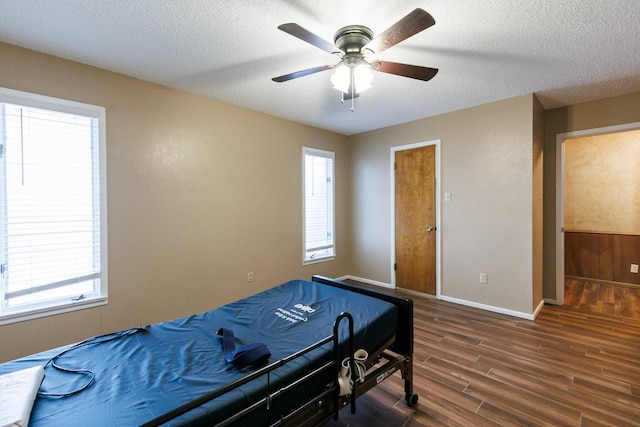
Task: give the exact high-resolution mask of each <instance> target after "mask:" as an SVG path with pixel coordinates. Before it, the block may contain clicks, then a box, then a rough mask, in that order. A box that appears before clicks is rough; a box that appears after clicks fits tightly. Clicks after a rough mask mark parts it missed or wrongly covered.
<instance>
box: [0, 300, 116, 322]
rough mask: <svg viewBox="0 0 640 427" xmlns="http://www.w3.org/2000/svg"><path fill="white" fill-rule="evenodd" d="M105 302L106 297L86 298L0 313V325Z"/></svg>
mask: <svg viewBox="0 0 640 427" xmlns="http://www.w3.org/2000/svg"><path fill="white" fill-rule="evenodd" d="M106 304H107V297H94V298H87V299H86V300H83V301H73V302H68V303H63V304H59V305H56V306H52V307H44V308H39V309H33V310H28V311H20V312H14V313H9V314H4V315H0V325H8V324H10V323H17V322H24V321H26V320H33V319H38V318H41V317H47V316H53V315H56V314H63V313H69V312H72V311H76V310H84V309H87V308H93V307H99V306H101V305H106Z"/></svg>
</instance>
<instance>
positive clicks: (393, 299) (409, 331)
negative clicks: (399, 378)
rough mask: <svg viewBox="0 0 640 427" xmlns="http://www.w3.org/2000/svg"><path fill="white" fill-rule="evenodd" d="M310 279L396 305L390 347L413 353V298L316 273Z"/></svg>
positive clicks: (402, 353)
mask: <svg viewBox="0 0 640 427" xmlns="http://www.w3.org/2000/svg"><path fill="white" fill-rule="evenodd" d="M311 280H313V281H314V282H317V283H322V284H325V285H329V286H335V287H337V288H342V289H346V290H349V291H352V292H357V293H359V294H363V295H368V296H370V297H373V298H377V299H381V300H383V301H387V302H390V303H391V304H394V305H395V306H396V307H398V326H397V328H396V340H395V342H394V343H393V345H392V346H391V347H390V349H391V350H392V351H395V352H396V353H398V354H401V355H404V356H411V355H412V354H413V300H411V299H409V298H403V297H400V296H397V295H392V294H389V293H385V292H381V291H377V290H375V289H369V288H363V287H359V286H354V285H351V284H349V283H346V282H342V281H340V280H334V279H330V278H328V277H324V276H318V275H316V276H313V277H312V279H311Z"/></svg>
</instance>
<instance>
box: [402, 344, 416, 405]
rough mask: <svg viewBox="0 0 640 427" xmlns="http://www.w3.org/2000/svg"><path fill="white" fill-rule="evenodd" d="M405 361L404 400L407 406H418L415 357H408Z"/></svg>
mask: <svg viewBox="0 0 640 427" xmlns="http://www.w3.org/2000/svg"><path fill="white" fill-rule="evenodd" d="M404 363H405V369H404V400H405V402H407V406H409V407H411V406H416V405H417V404H418V395H417V394H416V393H414V392H413V357H411V356H409V357H407V358H406V359H405V361H404Z"/></svg>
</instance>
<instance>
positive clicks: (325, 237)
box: [303, 147, 336, 264]
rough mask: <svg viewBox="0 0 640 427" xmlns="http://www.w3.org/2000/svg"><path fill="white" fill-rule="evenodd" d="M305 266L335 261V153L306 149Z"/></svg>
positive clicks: (304, 169)
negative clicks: (330, 260) (329, 260)
mask: <svg viewBox="0 0 640 427" xmlns="http://www.w3.org/2000/svg"><path fill="white" fill-rule="evenodd" d="M303 158H304V161H303V173H304V197H303V199H304V218H303V222H304V233H303V234H304V254H303V262H304V263H305V264H307V263H312V262H318V261H325V260H327V259H333V258H335V254H336V253H335V222H334V188H335V187H334V153H332V152H330V151H323V150H316V149H313V148H306V147H305V148H304V149H303Z"/></svg>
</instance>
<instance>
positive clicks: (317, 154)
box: [302, 147, 337, 265]
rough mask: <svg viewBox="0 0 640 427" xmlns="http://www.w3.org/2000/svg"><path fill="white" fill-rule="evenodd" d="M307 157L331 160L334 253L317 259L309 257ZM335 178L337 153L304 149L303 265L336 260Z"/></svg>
mask: <svg viewBox="0 0 640 427" xmlns="http://www.w3.org/2000/svg"><path fill="white" fill-rule="evenodd" d="M307 155H310V156H315V157H324V158H329V159H331V166H332V177H331V198H332V200H331V218H332V221H331V222H332V230H331V233H332V237H333V243H332V245H331V249H332V253H330V254H327V255H322V256H320V257H317V258H313V259H312V258H309V257H307V252H308V249H307V195H306V190H307V182H306V157H307ZM335 176H336V160H335V153H334V152H333V151H327V150H320V149H317V148H310V147H302V264H303V265H309V264H316V263H319V262H326V261H332V260H335V259H336V256H337V255H336V254H337V251H336V215H335V210H336V208H335V206H336V203H335V201H336V188H335Z"/></svg>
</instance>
